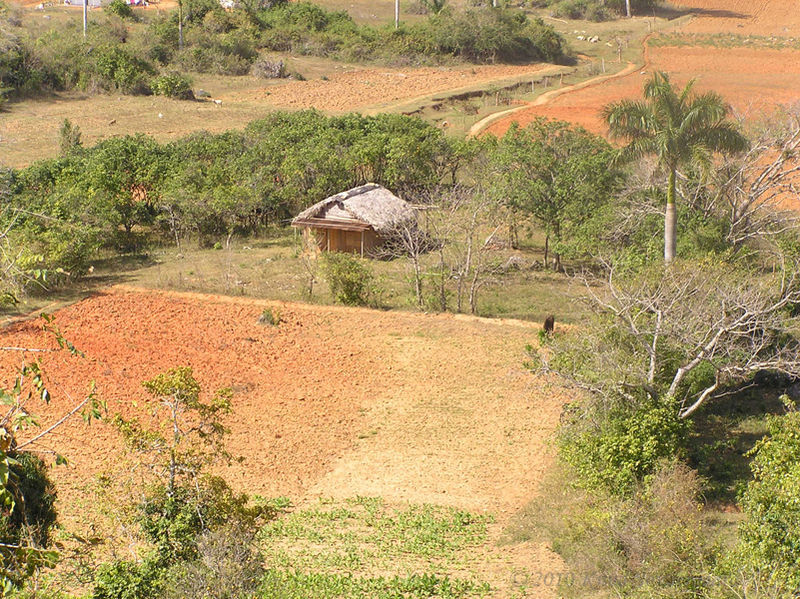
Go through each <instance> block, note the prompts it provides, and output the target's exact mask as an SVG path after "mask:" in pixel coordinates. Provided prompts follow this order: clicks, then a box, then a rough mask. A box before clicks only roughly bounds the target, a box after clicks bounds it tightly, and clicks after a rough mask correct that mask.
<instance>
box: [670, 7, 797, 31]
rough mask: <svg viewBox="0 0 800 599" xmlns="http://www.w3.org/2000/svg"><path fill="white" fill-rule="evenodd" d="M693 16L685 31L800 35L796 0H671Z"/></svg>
mask: <svg viewBox="0 0 800 599" xmlns="http://www.w3.org/2000/svg"><path fill="white" fill-rule="evenodd" d="M674 4H676V5H678V6H681V7H685V8H688V9H690V10H691V12H692V13H693V14H694V15H695V16H694V18H693V19H692V21H691V22H690V23H689V24H687V25H686V26H685V27H684V28H683V29H684V31H686V32H687V33H740V34H745V35H748V34H749V35H779V36H787V37H791V36H800V3H798V2H797V1H796V0H674Z"/></svg>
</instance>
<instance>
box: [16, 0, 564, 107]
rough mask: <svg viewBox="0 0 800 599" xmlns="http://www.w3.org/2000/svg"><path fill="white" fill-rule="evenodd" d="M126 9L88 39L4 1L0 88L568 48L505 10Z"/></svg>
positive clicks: (163, 84)
mask: <svg viewBox="0 0 800 599" xmlns="http://www.w3.org/2000/svg"><path fill="white" fill-rule="evenodd" d="M125 6H126V5H124V4H121V3H119V2H117V3H112V4H111V5H110V6H109V8H107V9H106V14H105V16H103V17H100V18H93V19H92V22H91V24H90V27H89V32H88V37H87V39H84V38H83V35H82V33H81V31H80V29H79V23H78V22H77V21H75V22H74V23H69V24H68V25H67V26H66V27H63V28H59V29H52V30H49V31H46V32H45V33H44V34H42V35H39V36H37V37H34V36H33V34H31V33H29V32H28V30H27V29H26V28H25V27H23V23H22V20H21V17H20V16H19V15H16V14H12V11H10V9H8V8H7V7H5V5H4V4H2V3H0V49H2V53H0V90H5V91H6V92H8V94H10V95H14V94H16V95H25V94H35V93H41V92H43V91H49V90H69V89H80V90H86V91H90V92H91V91H104V90H105V91H117V92H121V93H126V94H150V93H158V94H163V95H169V96H173V97H187V96H188V94H187V92H188V90H189V86H190V81H189V80H188V79H187V78H186V76H185V74H186V73H187V72H202V73H217V74H228V75H243V74H246V73H248V72H250V71H251V70H252V69H253V65H254V64H255V63H257V61H258V60H259V58H261V60H270V59H271V57H270V56H269V53H271V52H292V53H295V54H304V55H314V56H325V57H331V58H335V59H341V60H347V61H356V62H358V61H364V60H379V61H382V62H384V63H394V64H397V63H401V64H430V63H439V62H442V61H453V60H463V61H468V62H474V63H494V62H509V61H526V62H530V61H548V62H558V61H562V60H564V59H565V53H566V46H565V42H564V40H563V38H561V36H560V35H559V34H558V33H556V32H555V30H554V29H553V28H552V27H551V26H549V25H546V24H545V23H544V22H543V21H541V20H539V19H530V18H528V17H527V15H525V14H524V13H521V12H519V11H512V10H510V9H477V8H471V9H466V10H450V9H446V10H442V11H441V12H439V13H438V14H434V15H431V16H430V17H428V18H427V19H425V20H423V21H421V22H418V23H414V24H408V25H406V24H404V25H403V26H402V27H400V28H399V29H395V28H394V27H392V26H389V25H386V26H381V27H372V26H367V25H359V24H358V23H356V22H355V21H354V20H353V19H352V18H351V17H350V16H349V15H348V14H347V13H346V12H343V11H338V12H332V11H328V10H326V9H324V8H322V7H321V6H318V5H316V4H313V3H311V2H291V3H287V2H277V3H266V4H265V3H243V4H241V5H238V6H237V7H236V8H234V9H231V10H225V9H223V8H222V7H221V6H220V4H219V2H217V1H216V0H186V1H184V2H182V3H181V9H180V11H177V10H176V11H173V12H170V13H168V14H166V15H161V14H159V15H158V16H155V17H152V18H149V21H148V22H147V23H137V22H135V21H136V20H137V14H136V13H135V12H133V13H132V12H131V11H130V10H129V7H128V10H125ZM253 72H254V73H259V72H260V73H263V72H264V71H257V70H254V71H253ZM278 74H279V75H281V74H285V73H282V72H279V73H278ZM297 76H299V75H297Z"/></svg>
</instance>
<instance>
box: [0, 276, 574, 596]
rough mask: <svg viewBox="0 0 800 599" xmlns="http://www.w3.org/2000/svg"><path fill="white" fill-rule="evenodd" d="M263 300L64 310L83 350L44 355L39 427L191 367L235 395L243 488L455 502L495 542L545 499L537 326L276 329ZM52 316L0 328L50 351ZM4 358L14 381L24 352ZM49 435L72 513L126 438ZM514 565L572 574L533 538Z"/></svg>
mask: <svg viewBox="0 0 800 599" xmlns="http://www.w3.org/2000/svg"><path fill="white" fill-rule="evenodd" d="M267 305H272V306H274V305H276V304H275V303H269V302H263V301H257V300H250V299H236V298H227V297H219V296H203V295H197V294H186V293H174V292H152V291H144V290H136V289H133V288H127V287H117V288H112V289H109V290H108V291H107V292H105V293H101V294H98V295H96V296H94V297H91V298H89V299H86V300H84V301H82V302H79V303H77V304H74V305H72V306H70V307H68V308H65V309H63V310H60V311H59V312H57V314H56V320H57V322H58V323H59V326H60V327H61V328H62V330H63V332H64V333H65V335H66V336H67V337H68V338H69V339H70V340H72V341H73V342H74V343H75V344H76V345H77V346H78V347H79V348H80V349H82V350H83V351H85V352H86V358H85V359H80V358H72V357H68V356H65V355H64V354H63V353H61V352H60V353H53V354H44V358H43V362H44V366H45V368H46V371H47V375H48V380H49V382H50V385H51V389H52V392H53V395H54V397H55V399H54V401H53V404H52V407H51V408H50V409H49V410H44V411H43V418H42V421H43V424H45V425H46V424H47V422H49V421H51V420H52V418H53V417H54V416H55V414H57V413H60V412H61V411H63V409H64V408H65V407H66V406H67V405H69V400H68V399H67V398H68V397H79V396H80V394H81V392H82V391H84V390H85V389H86V386H87V384H88V381H90V380H95V381H96V383H97V387H98V392H99V395H100V396H101V397H102V398H103V399H104V400H106V401H107V402H108V408H109V412H110V413H111V414H114V413H121V414H123V415H127V416H129V417H130V416H133V415H135V414H141V410H142V408H143V406H144V405H145V401H144V400H145V399H146V394H145V393H144V391H143V389H142V387H141V381H143V380H145V379H147V378H150V377H152V376H154V375H155V374H157V373H159V372H161V371H163V370H165V369H167V368H171V367H174V366H178V365H191V366H192V367H193V368H194V372H195V375H196V377H197V378H198V380H199V381H200V382H201V384H202V385H203V388H204V390H208V391H210V390H212V389H215V388H219V387H225V386H229V387H232V388H233V389H234V398H233V405H234V411H233V414H232V416H231V417H230V420H229V425H230V428H231V431H232V432H231V436H230V440H229V443H228V447H229V449H230V450H231V452H232V453H233V454H234V455H241V456H243V457H244V458H245V461H244V462H243V463H242V464H235V465H233V466H231V467H229V468H227V467H226V468H225V469H224V473H225V474H226V476H227V477H228V478H229V480H230V481H231V483H232V484H234V485H235V486H236V487H238V488H242V489H246V490H248V491H250V492H254V493H259V494H262V495H265V496H277V495H288V496H290V497H292V498H293V500H294V501H295V502H298V503H300V504H302V503H303V502H305V501H307V500H310V499H313V498H315V497H317V496H324V497H330V496H334V497H353V496H356V495H373V496H382V497H384V498H385V499H386V500H387V501H388V502H390V503H395V502H405V501H410V502H432V503H437V504H444V505H453V506H457V507H461V508H465V509H469V510H473V511H477V512H489V513H492V514H494V515H495V516H496V518H497V523H496V524H495V525H494V528H493V534H496V535H497V536H499V533H500V530H501V529H502V527H503V525H504V524H505V523H506V522H507V520H508V518H509V517H510V516H511V515H512V514H513V513H514V512H515V511H517V510H518V509H519V508H521V507H522V506H523V505H524V504H525V503H526V502H527V501H528V500H529V499H530V498H531V497H532V496H534V495H535V493H536V488H537V485H538V482H539V480H540V479H541V477H542V474H543V472H544V471H545V469H546V468H547V467H548V465H549V464H550V461H551V458H552V455H551V451H550V448H549V447H548V444H547V442H548V438H549V437H550V435H551V433H552V431H553V430H554V428H555V426H556V424H557V423H558V418H559V414H560V411H561V406H562V404H563V401H564V400H565V397H564V394H563V391H561V390H560V389H559V388H558V387H556V386H552V387H549V386H545V385H543V382H542V381H537V380H536V379H535V378H534V377H532V376H531V375H530V374H529V373H527V372H525V371H524V370H523V369H522V367H521V363H522V360H523V357H524V356H523V354H522V348H523V346H524V344H525V343H527V342H530V341H531V340H532V339H533V338H535V336H536V326H535V325H531V324H530V323H521V322H516V321H489V320H485V319H478V318H457V317H454V316H452V315H422V314H415V313H401V312H391V313H387V312H379V311H373V310H366V309H345V308H337V307H317V306H309V305H299V304H298V305H295V304H289V305H282V306H281V308H280V309H281V317H282V319H283V320H284V322H283V323H282V324H281V325H280V326H279V327H277V328H272V327H263V326H261V325H258V324H257V322H256V321H257V318H258V316H259V314H260V313H261V311H262V310H263V309H264V307H265V306H267ZM40 325H41V323H40V322H39V321H38V319H32V320H28V321H25V322H22V323H18V324H15V325H12V326H11V327H8V328H6V329H3V330H2V344H3V345H17V346H26V347H41V346H43V345H45V346H52V345H53V342H52V339H49V338H48V337H46V336H44V334H43V333H42V331H41V328H40ZM0 360H2V362H1V363H0V369H1V370H2V372H3V373H4V374H5V375H8V374H9V373H10V372H12V371H13V368H14V367H15V366H16V365H17V364H18V362H19V356H18V355H14V354H11V353H8V352H0ZM135 402H138V405H135ZM36 409H37V412H38V411H39V410H40V408H39V406H37V408H36ZM50 443H51V445H55V446H57V447H58V449H59V450H60V451H62V452H64V453H65V454H66V455H67V456H68V457H69V458H70V460H71V463H70V465H68V466H66V467H59V468H56V469H55V470H54V473H55V478H56V482H57V485H58V487H59V492H60V497H61V510H62V511H64V512H65V514H66V517H67V519H69V518H70V517H76V516H77V515H78V514H75V513H70V512H72V511H75V510H80V507H79V506H80V505H82V503H83V502H82V501H80V500H79V499H80V498H81V496H82V494H83V493H84V488H85V485H86V484H87V483H88V482H90V481H91V480H92V478H93V477H94V476H95V475H97V474H99V473H101V472H109V473H112V475H113V473H114V472H115V471H116V470H115V469H117V468H118V467H119V464H120V463H121V462H120V461H119V456H118V453H117V450H116V448H118V447H119V439H118V437H117V434H116V432H115V431H114V430H113V429H112V428H111V427H110V426H109V425H107V424H104V423H93V424H92V425H91V426H89V427H87V426H86V425H85V424H83V423H82V422H80V421H73V422H71V423H70V424H68V425H66V426H65V427H63V428H62V429H60V430H59V432H58V434H57V436H55V437H53V438H52V439H51V441H50ZM491 551H495V550H493V549H492V550H491ZM503 552H504V556H505V550H503ZM495 557H496V556H495ZM504 559H505V557H504ZM508 560H510V561H511V562H512V563H514V564H516V565H518V566H526V567H528V568H534V566H535V568H536V569H538V570H559V569H560V568H561V567H562V566H561V565H560V561H559V560H558V558H557V557H556V556H554V555H553V554H552V553H550V552H549V551H547V550H546V548H545V547H543V546H541V545H538V544H525V545H524V546H521V547H517V548H516V549H514V550H513V551H509V552H508ZM489 561H491V560H489ZM495 561H496V560H495ZM487 563H489V562H488V561H487ZM492 567H493V568H494V567H496V566H492ZM546 595H547V594H545V596H546Z"/></svg>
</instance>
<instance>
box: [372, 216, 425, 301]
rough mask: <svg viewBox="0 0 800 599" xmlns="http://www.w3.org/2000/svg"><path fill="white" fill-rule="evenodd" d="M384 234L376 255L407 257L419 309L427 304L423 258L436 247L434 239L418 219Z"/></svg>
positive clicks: (397, 226) (390, 257) (399, 225)
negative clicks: (421, 226)
mask: <svg viewBox="0 0 800 599" xmlns="http://www.w3.org/2000/svg"><path fill="white" fill-rule="evenodd" d="M383 236H384V237H385V238H386V241H385V242H384V244H383V245H382V246H381V247H380V248H379V249H378V250H376V252H375V255H376V257H379V258H386V259H393V258H399V257H405V258H406V260H408V264H409V265H410V267H411V276H412V281H413V285H414V298H415V301H416V304H417V307H418V308H419V309H423V308H424V305H425V301H424V297H423V293H422V292H423V289H422V287H423V277H424V272H423V265H422V258H423V256H424V255H425V254H427V253H428V252H430V251H431V250H433V249H434V248H435V247H436V244H435V242H434V240H433V239H431V238H430V237H429V236H428V234H427V233H426V232H425V231H424V230H422V229H421V228H420V227H419V225H418V224H417V221H416V219H414V220H406V221H402V222H399V223H397V224H396V225H395V226H394V227H392V228H391V229H390V230H389V231H387V232H385V233H384V234H383Z"/></svg>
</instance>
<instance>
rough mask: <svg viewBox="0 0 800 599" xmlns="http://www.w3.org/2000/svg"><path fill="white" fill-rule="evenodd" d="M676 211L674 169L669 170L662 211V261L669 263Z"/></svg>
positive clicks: (673, 246) (672, 256)
mask: <svg viewBox="0 0 800 599" xmlns="http://www.w3.org/2000/svg"><path fill="white" fill-rule="evenodd" d="M677 220H678V213H677V210H676V209H675V169H674V168H672V169H670V171H669V185H668V186H667V209H666V211H665V213H664V262H665V263H667V264H669V263H670V262H672V261H673V260H674V259H675V240H676V237H677V235H676V223H677Z"/></svg>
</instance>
